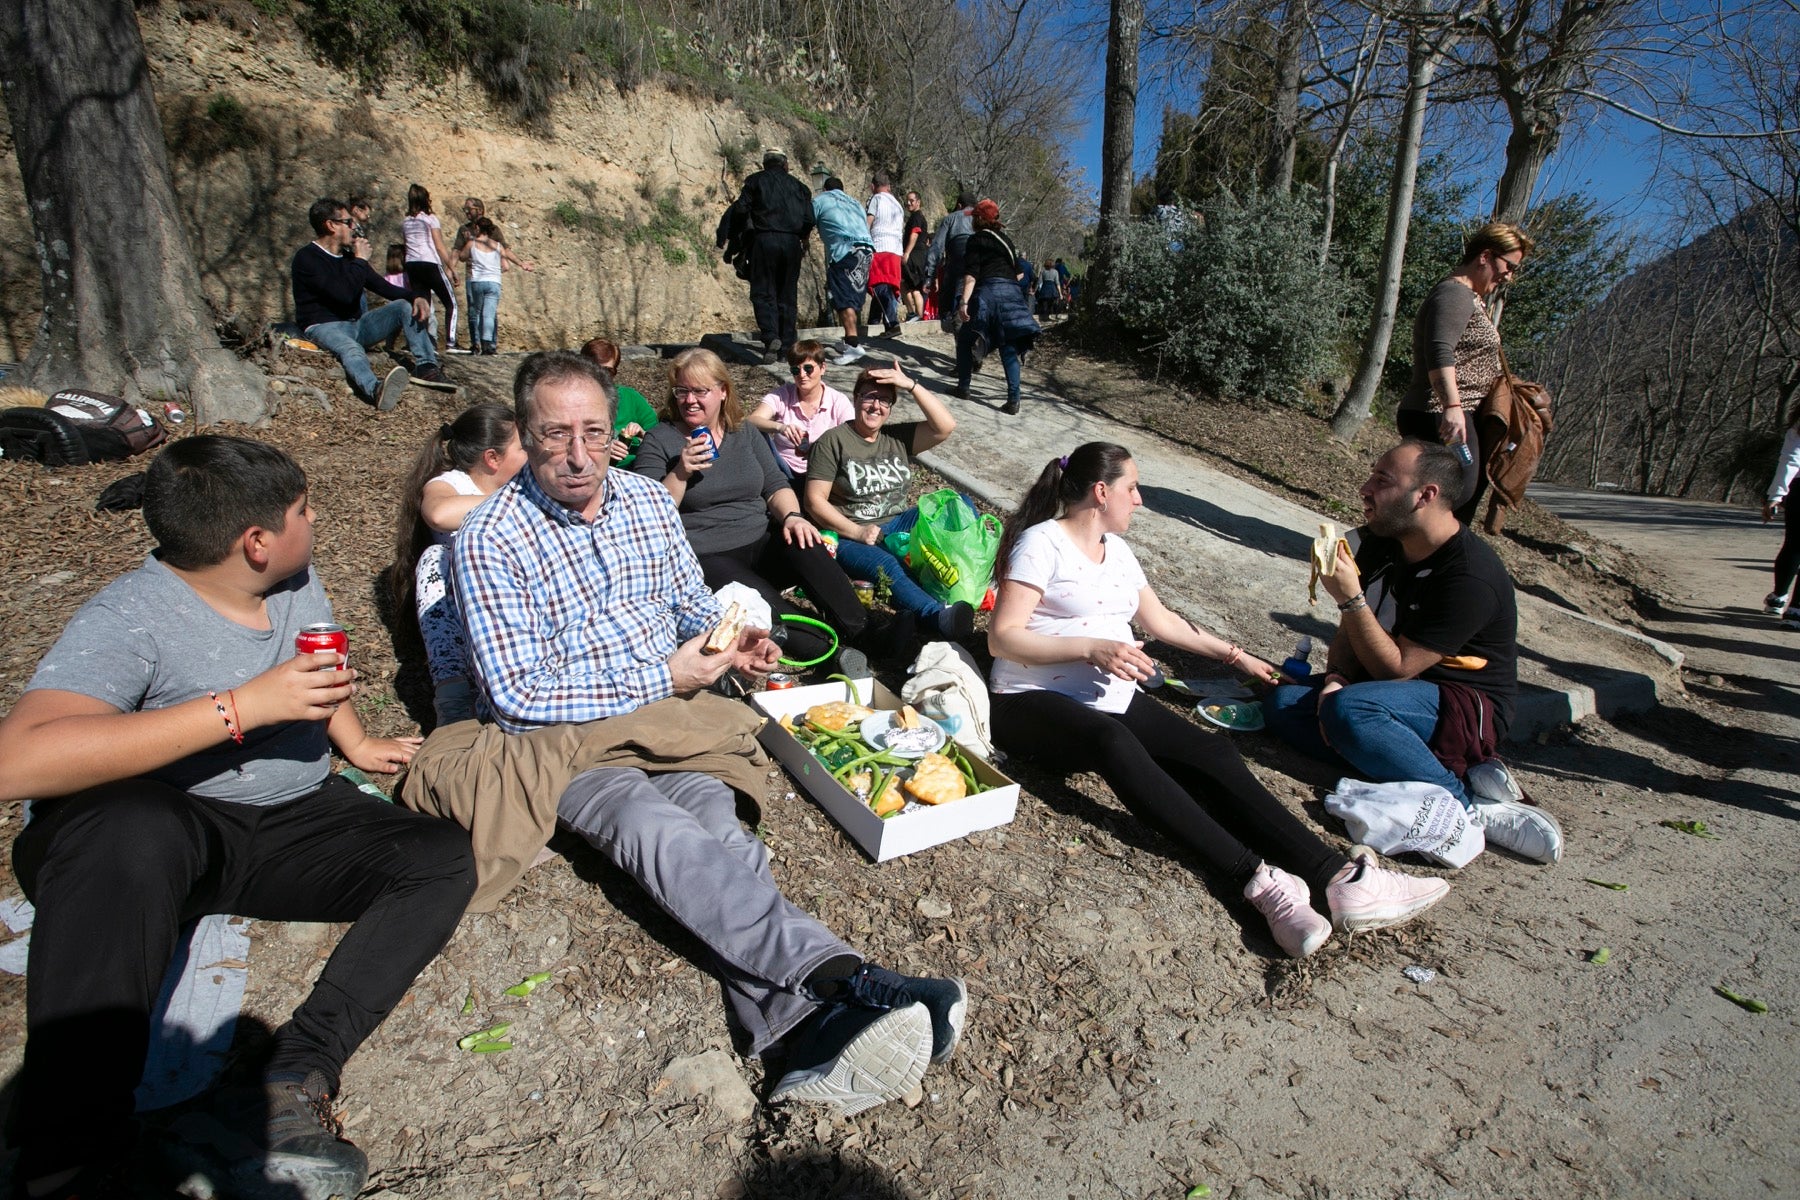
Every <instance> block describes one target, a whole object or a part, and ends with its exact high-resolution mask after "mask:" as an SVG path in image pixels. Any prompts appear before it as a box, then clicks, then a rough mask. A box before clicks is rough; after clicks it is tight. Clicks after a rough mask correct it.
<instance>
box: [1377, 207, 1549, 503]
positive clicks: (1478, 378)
mask: <svg viewBox="0 0 1800 1200" xmlns="http://www.w3.org/2000/svg"><path fill="white" fill-rule="evenodd" d="M1531 247H1532V241H1531V239H1530V238H1529V237H1527V236H1526V235H1525V231H1524V230H1522V229H1520V228H1519V227H1518V226H1517V225H1511V224H1508V223H1507V222H1504V221H1493V222H1490V223H1488V224H1486V225H1483V226H1482V227H1481V228H1480V229H1477V230H1476V231H1475V232H1474V233H1472V234H1470V235H1469V237H1468V239H1467V240H1466V241H1465V242H1464V243H1463V256H1462V262H1461V263H1459V264H1458V265H1457V268H1456V270H1454V271H1452V272H1450V274H1449V275H1448V276H1447V277H1445V279H1444V280H1443V281H1442V282H1441V283H1439V284H1438V285H1437V286H1436V287H1434V288H1432V289H1431V293H1430V294H1429V295H1427V296H1426V297H1425V303H1424V304H1423V305H1421V306H1420V308H1419V314H1418V316H1417V317H1415V318H1414V319H1413V340H1412V354H1413V361H1412V384H1411V386H1410V387H1408V388H1407V390H1406V395H1405V396H1404V397H1403V398H1402V399H1401V401H1400V409H1399V411H1398V412H1397V413H1395V414H1394V426H1395V428H1397V429H1398V430H1399V431H1400V435H1401V436H1402V437H1413V438H1420V439H1422V440H1424V441H1428V442H1442V443H1444V444H1445V445H1446V446H1454V445H1456V444H1458V443H1463V444H1466V445H1467V446H1468V447H1469V450H1470V451H1471V454H1472V459H1466V460H1465V464H1466V465H1465V470H1464V476H1465V480H1467V482H1465V484H1464V487H1463V491H1464V495H1465V498H1464V500H1463V502H1462V503H1461V504H1459V505H1457V507H1456V515H1457V518H1458V519H1459V520H1461V521H1462V523H1463V524H1465V525H1467V524H1468V523H1469V522H1470V521H1471V520H1473V519H1474V516H1475V508H1476V505H1477V503H1478V502H1479V501H1480V500H1481V494H1482V492H1484V491H1486V490H1487V474H1486V472H1484V471H1483V470H1482V468H1481V464H1482V463H1484V462H1486V461H1487V454H1488V450H1489V449H1490V448H1489V447H1487V446H1483V445H1481V444H1480V432H1479V430H1478V429H1477V424H1478V423H1477V422H1476V420H1475V410H1476V409H1478V408H1480V407H1481V402H1482V401H1483V400H1484V399H1486V398H1487V394H1488V391H1489V389H1491V388H1492V387H1493V386H1494V381H1495V380H1497V379H1499V378H1500V375H1501V373H1502V372H1503V371H1504V370H1505V362H1504V360H1503V359H1502V357H1501V354H1500V331H1499V330H1498V329H1496V328H1494V323H1493V321H1491V320H1489V319H1488V310H1487V305H1486V303H1485V301H1486V300H1487V298H1488V297H1489V296H1492V295H1493V294H1494V292H1495V291H1496V290H1498V289H1499V288H1500V287H1502V286H1503V285H1505V284H1507V283H1510V282H1511V281H1512V279H1513V277H1514V276H1515V275H1517V274H1518V271H1519V263H1520V261H1521V260H1522V259H1524V257H1525V255H1526V254H1528V253H1530V251H1531Z"/></svg>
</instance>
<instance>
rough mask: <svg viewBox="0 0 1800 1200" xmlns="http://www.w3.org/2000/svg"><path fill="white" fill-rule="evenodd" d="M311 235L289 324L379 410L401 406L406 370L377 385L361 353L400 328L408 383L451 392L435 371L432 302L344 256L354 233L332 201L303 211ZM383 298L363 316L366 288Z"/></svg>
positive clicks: (297, 273)
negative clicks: (407, 354) (409, 360)
mask: <svg viewBox="0 0 1800 1200" xmlns="http://www.w3.org/2000/svg"><path fill="white" fill-rule="evenodd" d="M306 219H307V221H308V222H309V223H310V224H311V225H312V230H313V233H314V234H315V235H316V236H315V237H314V238H313V240H312V241H310V242H308V243H307V244H306V245H304V246H302V247H300V250H299V252H298V253H297V254H295V255H294V261H293V265H292V267H291V272H292V275H293V284H294V322H295V324H297V325H299V326H300V330H301V332H302V333H304V334H305V335H306V337H308V338H309V339H311V340H312V341H313V342H315V343H317V344H318V345H319V346H320V347H321V348H323V349H325V350H329V351H331V353H333V354H335V355H337V358H338V361H339V362H341V363H343V364H344V374H345V375H346V376H348V377H349V380H350V386H351V387H352V388H353V389H355V391H356V394H357V395H358V396H360V397H362V398H363V399H364V400H367V401H369V402H370V403H372V404H374V405H375V407H377V408H379V409H380V410H381V411H382V412H388V411H391V410H392V409H393V407H394V406H395V405H396V404H398V403H399V402H400V393H401V392H402V391H404V390H405V389H406V381H407V378H408V372H407V370H406V368H405V367H395V368H394V369H393V370H391V371H389V372H388V373H387V378H386V379H383V380H380V381H377V380H376V378H375V370H374V368H373V367H371V366H370V365H369V356H368V354H367V353H365V349H366V348H367V347H369V346H379V345H381V344H382V343H383V342H385V341H387V340H388V339H389V338H391V337H393V336H394V334H396V333H398V332H402V331H404V332H405V334H406V348H407V349H408V350H409V351H411V352H412V357H413V367H412V371H411V376H410V377H411V378H412V380H413V381H414V382H416V383H421V384H424V385H425V386H426V387H429V388H435V389H437V390H439V391H451V392H453V391H455V390H456V385H454V384H452V383H451V382H450V381H449V380H448V379H446V378H445V377H444V372H443V370H442V368H440V367H439V366H438V361H437V347H435V346H434V345H432V340H431V330H430V326H429V325H428V324H427V322H428V321H430V320H431V302H430V301H429V300H427V299H425V298H424V297H422V296H418V295H415V294H414V293H413V292H411V291H409V290H408V289H406V288H403V287H396V286H395V285H394V284H391V283H389V282H388V281H387V280H385V279H383V278H382V277H381V276H380V275H377V274H376V273H375V270H374V268H373V267H371V266H369V264H368V263H367V262H366V261H364V260H363V259H360V258H357V257H356V256H355V255H354V254H350V253H347V252H348V251H349V250H350V248H351V245H352V241H353V237H354V233H353V226H352V224H351V221H350V211H349V209H348V208H347V207H346V206H345V205H344V204H342V203H341V202H339V201H337V200H316V201H314V202H313V205H312V207H311V208H310V209H308V210H307V213H306ZM365 289H367V290H368V291H371V292H374V293H375V294H376V295H378V296H385V297H387V299H388V303H386V304H383V305H381V306H379V307H377V308H371V309H370V310H369V311H368V312H366V313H365V312H363V311H362V296H363V291H364V290H365Z"/></svg>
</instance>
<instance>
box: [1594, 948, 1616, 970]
mask: <svg viewBox="0 0 1800 1200" xmlns="http://www.w3.org/2000/svg"><path fill="white" fill-rule="evenodd" d="M1588 961H1589V962H1591V963H1593V964H1594V965H1595V966H1596V967H1604V966H1605V965H1606V964H1607V963H1609V962H1611V961H1612V948H1611V947H1609V946H1602V947H1600V948H1599V949H1598V950H1596V951H1594V952H1593V953H1592V954H1590V955H1588Z"/></svg>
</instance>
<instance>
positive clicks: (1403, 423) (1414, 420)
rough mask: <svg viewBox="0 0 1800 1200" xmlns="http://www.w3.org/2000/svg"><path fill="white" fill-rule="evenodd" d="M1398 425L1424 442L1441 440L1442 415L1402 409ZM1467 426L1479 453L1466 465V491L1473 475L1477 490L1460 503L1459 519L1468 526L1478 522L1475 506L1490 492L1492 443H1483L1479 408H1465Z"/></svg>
mask: <svg viewBox="0 0 1800 1200" xmlns="http://www.w3.org/2000/svg"><path fill="white" fill-rule="evenodd" d="M1394 428H1395V429H1396V430H1397V431H1398V432H1399V434H1400V436H1401V437H1409V438H1418V439H1419V440H1420V441H1423V442H1441V441H1442V440H1443V439H1442V438H1441V437H1439V436H1438V415H1437V414H1436V413H1434V412H1428V411H1427V410H1425V409H1422V408H1421V409H1416V410H1414V409H1405V408H1403V409H1401V410H1400V411H1399V412H1397V413H1395V414H1394ZM1463 428H1464V429H1465V430H1467V431H1468V439H1469V449H1470V450H1471V451H1473V452H1474V454H1475V461H1474V462H1473V463H1471V464H1470V465H1468V466H1466V467H1464V468H1463V490H1464V491H1468V489H1469V486H1470V485H1469V478H1470V477H1471V476H1473V477H1474V481H1475V482H1474V488H1475V490H1474V491H1471V492H1468V499H1466V500H1464V501H1463V502H1462V503H1461V504H1459V505H1457V506H1456V519H1457V520H1459V521H1461V522H1462V523H1463V524H1464V525H1472V524H1474V522H1475V509H1476V507H1477V506H1478V505H1479V504H1480V503H1481V497H1482V493H1484V492H1486V491H1487V486H1488V477H1487V467H1486V466H1485V465H1484V464H1485V463H1486V462H1487V456H1488V451H1489V450H1491V449H1492V447H1491V446H1486V445H1483V444H1482V441H1481V422H1479V421H1477V420H1476V419H1475V411H1474V410H1473V409H1468V408H1465V409H1464V410H1463Z"/></svg>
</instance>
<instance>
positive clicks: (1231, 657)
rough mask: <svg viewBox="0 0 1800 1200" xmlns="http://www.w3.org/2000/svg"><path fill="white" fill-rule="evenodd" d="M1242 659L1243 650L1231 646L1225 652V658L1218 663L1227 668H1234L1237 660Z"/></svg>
mask: <svg viewBox="0 0 1800 1200" xmlns="http://www.w3.org/2000/svg"><path fill="white" fill-rule="evenodd" d="M1243 657H1244V648H1243V647H1242V646H1238V645H1233V646H1232V647H1231V649H1230V650H1229V651H1227V652H1226V654H1225V657H1224V658H1222V659H1220V660H1219V661H1220V663H1222V664H1223V665H1225V666H1227V667H1235V666H1237V665H1238V660H1239V659H1241V658H1243Z"/></svg>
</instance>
